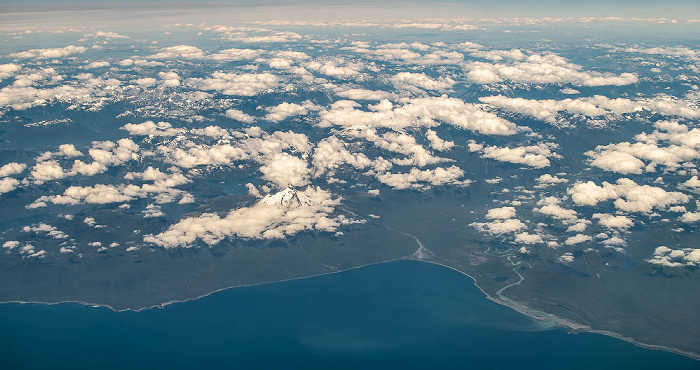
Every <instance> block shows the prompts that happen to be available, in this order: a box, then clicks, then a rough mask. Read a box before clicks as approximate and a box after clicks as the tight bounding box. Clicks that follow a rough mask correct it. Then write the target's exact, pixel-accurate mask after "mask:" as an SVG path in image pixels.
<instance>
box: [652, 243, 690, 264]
mask: <svg viewBox="0 0 700 370" xmlns="http://www.w3.org/2000/svg"><path fill="white" fill-rule="evenodd" d="M646 261H647V262H649V263H652V264H655V265H660V266H667V267H681V266H700V249H692V248H684V249H671V248H668V247H664V246H661V247H658V248H656V249H655V250H654V256H653V257H652V258H651V259H648V260H646Z"/></svg>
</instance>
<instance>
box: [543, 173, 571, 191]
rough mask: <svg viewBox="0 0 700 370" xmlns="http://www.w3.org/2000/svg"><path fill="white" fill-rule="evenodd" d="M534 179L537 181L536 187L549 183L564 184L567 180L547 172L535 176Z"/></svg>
mask: <svg viewBox="0 0 700 370" xmlns="http://www.w3.org/2000/svg"><path fill="white" fill-rule="evenodd" d="M535 181H536V182H537V185H536V187H538V188H545V187H548V186H550V185H554V184H565V183H567V182H569V180H567V179H563V178H560V177H557V176H552V175H550V174H548V173H546V174H544V175H541V176H540V177H538V178H536V179H535Z"/></svg>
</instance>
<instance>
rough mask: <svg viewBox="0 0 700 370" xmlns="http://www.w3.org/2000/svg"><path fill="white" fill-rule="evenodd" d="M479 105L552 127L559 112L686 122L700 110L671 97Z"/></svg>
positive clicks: (494, 99) (495, 99)
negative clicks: (649, 116) (631, 115)
mask: <svg viewBox="0 0 700 370" xmlns="http://www.w3.org/2000/svg"><path fill="white" fill-rule="evenodd" d="M479 101H481V102H482V103H486V104H490V105H493V106H496V107H499V108H504V109H508V110H510V111H512V112H515V113H521V114H526V115H529V116H532V117H535V118H537V119H540V120H543V121H546V122H551V123H555V122H557V120H558V119H559V118H560V117H559V115H558V114H559V112H568V113H572V114H580V115H583V116H588V117H599V116H606V115H607V116H609V115H621V114H628V113H636V112H642V111H647V112H651V113H660V114H664V115H669V116H679V117H684V118H697V117H700V109H698V108H697V107H695V106H693V105H692V104H691V103H689V102H687V101H680V100H677V99H673V98H670V97H655V98H651V99H637V100H630V99H625V98H617V99H609V98H607V97H604V96H601V95H595V96H593V97H585V98H577V99H563V100H553V99H544V100H534V99H523V98H509V97H506V96H503V95H496V96H485V97H481V98H479Z"/></svg>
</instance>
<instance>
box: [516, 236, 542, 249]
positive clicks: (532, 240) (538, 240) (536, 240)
mask: <svg viewBox="0 0 700 370" xmlns="http://www.w3.org/2000/svg"><path fill="white" fill-rule="evenodd" d="M515 242H516V243H520V244H542V243H544V240H542V237H541V236H539V235H537V234H530V233H517V234H515ZM523 248H524V247H523ZM523 248H520V253H522V254H528V253H530V251H529V250H528V249H527V248H525V249H524V250H523Z"/></svg>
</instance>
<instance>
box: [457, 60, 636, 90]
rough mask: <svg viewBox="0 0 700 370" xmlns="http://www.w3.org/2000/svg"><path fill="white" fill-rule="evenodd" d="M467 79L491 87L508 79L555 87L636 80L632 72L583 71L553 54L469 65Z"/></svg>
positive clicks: (603, 84)
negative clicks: (564, 84)
mask: <svg viewBox="0 0 700 370" xmlns="http://www.w3.org/2000/svg"><path fill="white" fill-rule="evenodd" d="M466 68H467V69H468V70H469V72H468V73H467V78H469V79H470V80H472V81H474V82H476V83H478V84H492V83H498V82H503V81H504V80H508V81H511V82H515V83H519V82H522V83H533V84H554V83H566V82H569V83H573V84H576V85H582V86H606V85H614V86H621V85H629V84H634V83H637V82H638V81H639V78H638V77H637V76H636V75H634V74H631V73H622V74H620V75H615V74H612V73H602V72H595V71H584V70H582V67H581V66H579V65H577V64H573V63H570V62H569V61H567V60H566V59H564V58H562V57H560V56H558V55H555V54H545V55H537V54H535V55H530V56H528V57H527V58H526V59H525V60H522V61H520V60H516V61H512V62H509V63H501V64H491V63H485V62H471V63H468V64H467V66H466Z"/></svg>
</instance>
